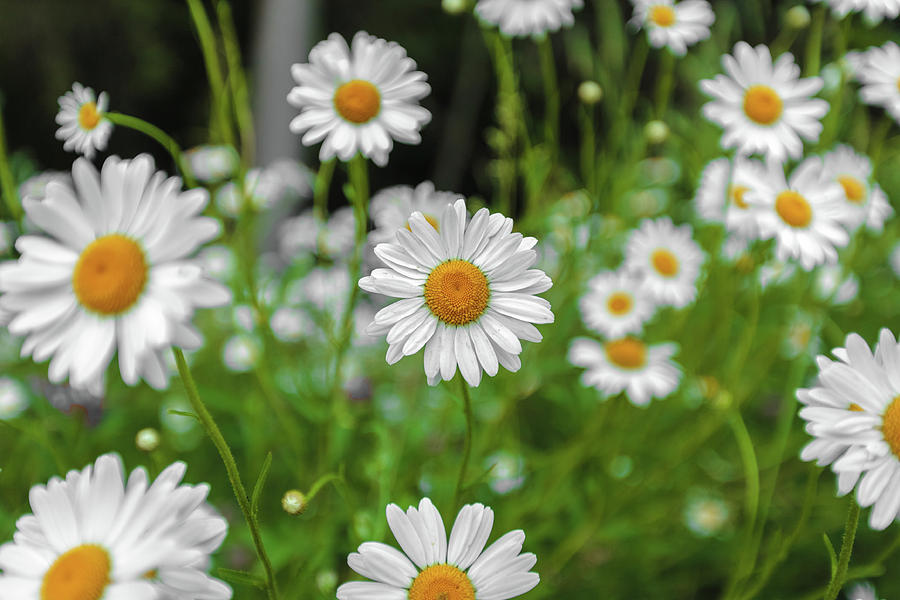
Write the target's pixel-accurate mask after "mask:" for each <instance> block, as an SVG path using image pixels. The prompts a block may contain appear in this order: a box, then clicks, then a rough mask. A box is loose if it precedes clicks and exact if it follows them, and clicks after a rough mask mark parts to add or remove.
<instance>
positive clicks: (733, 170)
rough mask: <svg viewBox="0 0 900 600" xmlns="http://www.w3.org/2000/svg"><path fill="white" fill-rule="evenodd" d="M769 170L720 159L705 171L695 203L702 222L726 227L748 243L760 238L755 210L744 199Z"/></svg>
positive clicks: (748, 161) (744, 161) (751, 163)
mask: <svg viewBox="0 0 900 600" xmlns="http://www.w3.org/2000/svg"><path fill="white" fill-rule="evenodd" d="M765 173H766V171H765V166H764V165H763V164H762V163H761V162H760V161H758V160H753V159H747V158H743V157H740V156H739V157H737V158H735V159H734V161H733V162H732V161H730V160H728V159H727V158H717V159H716V160H714V161H712V162H710V163H709V164H708V165H706V168H704V169H703V175H702V176H701V179H700V186H699V187H698V188H697V195H696V196H695V197H694V203H695V205H696V208H697V214H698V215H700V217H701V218H703V219H706V220H707V221H712V222H714V223H724V224H725V227H726V229H728V231H730V232H733V233H735V234H736V235H737V236H739V237H741V238H745V239H750V238H755V237H756V236H757V222H756V221H757V217H756V211H755V210H754V207H752V206H751V205H750V204H748V203H747V202H746V199H745V198H744V196H745V195H746V193H747V192H748V191H750V190H752V189H754V188H755V187H756V185H757V183H758V182H759V181H760V180H762V179H763V178H764V177H765Z"/></svg>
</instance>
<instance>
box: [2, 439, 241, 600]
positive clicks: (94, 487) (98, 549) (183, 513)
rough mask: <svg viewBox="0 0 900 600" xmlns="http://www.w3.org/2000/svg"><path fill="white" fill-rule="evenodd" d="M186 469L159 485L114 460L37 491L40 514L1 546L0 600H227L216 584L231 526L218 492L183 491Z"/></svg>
mask: <svg viewBox="0 0 900 600" xmlns="http://www.w3.org/2000/svg"><path fill="white" fill-rule="evenodd" d="M186 468H187V467H186V465H185V464H184V463H181V462H178V463H175V464H173V465H171V466H169V467H168V468H167V469H165V470H164V471H163V472H162V473H160V475H159V477H157V478H156V481H155V482H153V483H152V485H151V483H150V481H149V478H148V476H147V471H146V470H144V469H143V468H138V469H135V470H134V471H132V472H131V475H130V476H129V477H128V481H127V483H126V482H125V480H124V467H123V465H122V460H121V459H120V458H119V457H118V456H117V455H114V454H106V455H104V456H101V457H100V458H98V459H97V461H96V463H95V464H93V465H89V466H87V467H85V468H84V469H83V470H81V471H69V473H68V474H67V475H66V478H65V479H64V480H63V479H60V478H58V477H54V478H52V479H51V480H50V481H49V482H48V483H47V485H36V486H34V487H32V488H31V493H30V494H29V500H30V502H31V509H32V511H33V512H34V514H30V515H26V516H24V517H22V518H20V519H19V521H18V522H17V523H16V527H17V531H16V534H15V536H14V541H12V542H8V543H6V544H4V545H3V546H0V569H2V571H3V572H2V573H0V597H3V598H6V599H8V600H34V599H36V598H42V599H44V598H46V599H48V600H49V599H51V598H52V599H53V600H57V599H65V600H99V599H100V598H103V599H105V600H151V599H155V598H208V599H210V600H227V599H229V598H231V588H230V587H228V585H226V584H225V583H223V582H221V581H219V580H218V579H214V578H212V577H210V576H209V575H207V574H206V571H207V569H208V568H209V556H210V554H211V553H212V552H214V551H215V550H216V549H217V548H218V547H219V546H220V545H221V544H222V540H224V539H225V535H226V533H227V531H228V524H227V523H226V522H225V519H223V518H222V517H220V516H219V515H218V514H217V513H216V512H215V510H214V509H213V508H212V507H211V506H210V505H209V504H208V503H207V502H206V496H207V494H209V486H208V485H206V484H200V485H196V486H191V485H186V484H181V485H179V484H180V483H181V479H182V477H184V473H185V469H186Z"/></svg>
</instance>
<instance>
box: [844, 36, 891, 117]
mask: <svg viewBox="0 0 900 600" xmlns="http://www.w3.org/2000/svg"><path fill="white" fill-rule="evenodd" d="M855 71H856V77H857V79H858V80H859V82H860V83H861V84H862V87H861V88H860V90H859V97H860V99H861V100H862V101H863V102H865V103H866V104H871V105H873V106H882V107H884V109H885V110H887V112H888V114H889V115H891V116H892V117H893V118H894V120H895V121H897V122H898V123H900V46H898V45H897V44H896V43H895V42H888V43H886V44H885V45H884V46H881V47H876V48H869V49H868V50H866V52H865V53H863V54H862V57H861V60H860V61H859V64H858V65H857V66H856V69H855Z"/></svg>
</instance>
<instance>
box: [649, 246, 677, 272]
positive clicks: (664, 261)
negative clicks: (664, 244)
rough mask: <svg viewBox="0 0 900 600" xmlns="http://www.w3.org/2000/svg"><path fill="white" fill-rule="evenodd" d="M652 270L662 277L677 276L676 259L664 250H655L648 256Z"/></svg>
mask: <svg viewBox="0 0 900 600" xmlns="http://www.w3.org/2000/svg"><path fill="white" fill-rule="evenodd" d="M650 260H651V262H652V263H653V268H654V269H655V270H656V272H657V273H659V274H660V275H662V276H663V277H674V276H675V275H677V274H678V257H677V256H675V255H674V254H672V252H670V251H669V250H666V249H665V248H657V249H656V250H654V251H653V254H651V255H650Z"/></svg>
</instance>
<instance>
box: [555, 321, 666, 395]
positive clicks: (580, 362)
mask: <svg viewBox="0 0 900 600" xmlns="http://www.w3.org/2000/svg"><path fill="white" fill-rule="evenodd" d="M677 351H678V346H677V345H676V344H673V343H666V344H656V345H653V346H650V345H647V344H646V343H644V342H643V341H641V340H639V339H637V338H635V337H630V336H629V337H624V338H621V339H617V340H610V341H608V342H604V343H601V342H598V341H596V340H592V339H590V338H584V337H581V338H575V339H574V340H573V341H572V345H571V346H570V347H569V356H568V358H569V362H570V363H572V364H573V365H575V366H576V367H582V368H585V369H587V370H586V371H585V372H584V373H583V374H582V375H581V383H582V385H585V386H589V387H594V388H597V390H599V391H600V392H602V393H603V394H604V395H605V396H614V395H616V394H618V393H620V392H625V395H626V396H627V397H628V399H629V400H630V401H631V402H632V404H636V405H637V406H646V405H647V404H649V403H650V400H651V399H653V398H665V397H666V396H668V395H669V394H671V393H672V392H674V391H675V390H676V388H678V384H679V383H680V382H681V369H680V368H679V366H678V365H677V364H676V363H675V362H674V361H673V360H672V356H673V355H674V354H675V352H677Z"/></svg>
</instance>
